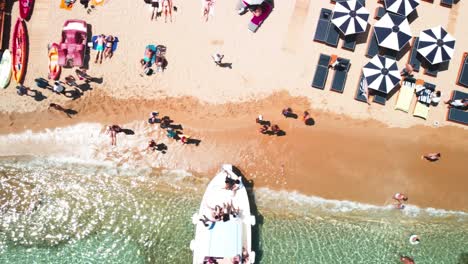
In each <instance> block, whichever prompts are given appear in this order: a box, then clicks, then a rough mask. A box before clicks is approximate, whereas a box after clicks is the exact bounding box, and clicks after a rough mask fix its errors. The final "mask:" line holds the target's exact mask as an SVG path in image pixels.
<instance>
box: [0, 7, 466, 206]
mask: <svg viewBox="0 0 468 264" xmlns="http://www.w3.org/2000/svg"><path fill="white" fill-rule="evenodd" d="M367 2H368V3H367V5H366V7H367V8H368V10H369V11H370V12H371V14H373V12H374V10H375V8H376V7H377V3H376V1H367ZM58 5H59V4H58V1H46V0H37V1H36V3H35V6H34V12H33V15H32V18H31V20H30V21H28V22H27V28H28V33H29V36H30V37H29V43H30V48H29V63H28V66H27V67H28V68H27V74H26V78H25V83H24V85H25V86H27V87H30V88H31V89H35V90H38V91H40V92H41V93H42V94H43V96H44V97H45V98H41V100H40V101H38V100H35V99H34V98H32V97H28V96H23V97H20V96H18V95H17V94H16V90H15V89H14V88H15V86H16V84H14V83H13V82H12V83H10V85H9V87H8V88H6V89H4V90H0V111H1V114H0V133H1V134H11V133H23V132H24V131H28V130H31V131H33V132H41V131H44V130H45V129H54V128H56V127H67V126H71V125H76V124H80V123H85V122H87V123H90V122H95V123H100V124H102V127H104V125H106V124H113V123H117V124H121V125H122V126H123V127H125V128H129V129H132V130H134V131H135V135H131V136H130V135H128V136H124V135H119V136H118V145H117V147H115V148H111V147H110V146H107V145H106V147H104V146H103V147H102V149H101V151H102V152H104V153H112V155H121V156H123V155H127V154H128V153H131V154H132V155H130V157H129V158H128V159H130V160H135V161H137V162H143V161H144V162H145V163H149V164H151V165H152V166H154V167H164V168H171V169H186V170H190V171H193V172H195V173H199V174H204V175H206V174H208V175H210V174H213V173H214V172H215V171H216V170H217V169H218V168H219V165H220V164H221V163H226V162H227V163H233V164H236V165H237V166H239V167H240V168H241V169H242V171H243V172H244V173H245V175H246V176H247V178H248V179H252V180H253V181H254V182H255V185H256V186H259V187H270V188H272V189H275V190H289V191H298V192H300V193H304V194H307V195H316V196H320V197H324V198H327V199H337V200H353V201H359V202H365V203H371V204H377V205H387V204H390V203H392V200H391V197H392V195H393V194H394V193H395V192H404V193H407V194H408V195H409V196H410V202H411V203H412V204H415V205H418V206H421V207H434V208H445V209H452V210H463V211H468V195H466V190H465V188H464V186H466V184H468V177H467V174H466V172H465V168H466V167H465V166H464V163H465V162H466V161H467V156H468V148H467V146H468V141H467V140H466V138H467V130H466V128H467V127H466V126H463V125H458V124H455V123H450V122H447V121H446V120H445V116H446V112H447V109H446V107H445V105H443V104H440V105H439V106H437V107H431V108H430V113H429V118H428V120H422V119H418V118H416V117H413V116H412V115H411V114H409V113H403V112H399V111H395V110H394V109H393V107H394V105H395V102H396V97H397V96H396V95H394V96H393V97H392V98H390V100H389V101H388V102H387V105H386V106H381V105H377V104H371V105H370V106H369V105H367V104H363V103H360V102H357V101H355V100H354V99H353V98H354V94H355V92H356V87H357V83H358V78H359V75H360V72H361V69H362V66H363V65H364V64H365V63H367V62H368V60H369V59H368V58H366V57H365V56H364V54H365V49H366V43H365V42H364V43H359V44H358V45H357V47H356V51H355V52H350V51H346V50H344V49H341V48H336V49H335V48H331V47H328V46H325V45H323V44H319V43H315V42H313V40H312V39H313V33H314V31H315V26H316V23H317V18H318V14H319V9H320V8H323V7H325V8H330V9H333V5H332V4H330V3H329V2H327V1H304V0H296V1H275V9H274V11H273V13H272V14H271V15H270V17H269V18H268V19H267V20H266V21H265V23H264V24H263V26H262V27H261V28H260V29H259V31H258V32H257V33H255V34H252V33H251V32H249V31H248V30H247V23H248V21H249V19H250V15H248V14H247V15H244V16H239V15H237V13H236V11H235V10H234V7H235V2H226V1H218V2H217V3H216V7H215V8H216V10H215V16H214V17H211V18H210V20H209V21H208V22H207V23H205V22H204V21H203V20H202V17H201V5H200V2H199V1H184V2H182V1H176V0H174V5H176V6H177V7H178V11H177V12H175V13H174V14H173V16H174V17H173V20H174V21H173V22H172V23H169V22H168V23H164V21H163V19H161V18H158V21H150V15H151V14H150V9H149V6H148V5H146V4H144V2H143V1H133V0H120V1H116V0H113V1H109V2H108V3H107V4H105V5H104V6H99V7H96V9H95V10H93V11H92V12H91V14H87V13H86V10H85V9H84V8H82V6H81V5H80V4H76V6H75V7H74V8H73V10H72V11H65V10H62V9H59V7H58ZM17 9H18V7H17V3H15V4H14V6H13V10H14V12H13V14H12V17H11V19H12V21H15V20H16V17H17ZM464 13H468V6H467V4H466V3H465V2H463V1H460V2H459V3H457V4H456V5H455V6H454V7H453V8H452V9H449V8H444V7H441V6H439V5H438V3H433V4H431V3H427V2H424V1H422V2H421V4H420V6H419V7H418V16H419V17H418V18H417V19H416V20H415V21H413V22H412V23H411V29H412V32H413V35H414V36H417V35H418V34H419V32H420V31H421V30H423V29H426V28H429V27H433V26H436V25H439V24H440V25H442V26H443V27H445V28H446V29H447V30H448V31H449V32H450V33H451V34H453V35H454V36H455V37H456V39H457V44H456V48H455V54H454V56H453V59H452V61H451V63H450V67H449V70H447V71H443V72H440V73H439V75H438V76H437V78H433V77H429V76H427V75H423V74H422V73H419V74H417V76H416V77H418V78H423V79H425V80H426V81H428V82H431V83H434V84H436V85H437V88H438V89H440V90H441V91H442V93H443V96H442V98H443V100H447V99H448V98H449V97H450V94H451V91H452V90H454V89H457V90H466V88H462V87H460V86H456V85H455V79H456V76H457V72H458V66H459V65H460V61H461V56H462V54H463V52H466V50H464V48H465V47H467V46H468V37H467V36H468V28H467V27H466V26H464V25H463V24H464V23H465V22H466V19H462V17H461V16H460V17H459V14H464ZM71 18H77V19H83V20H86V21H87V22H88V23H89V24H90V25H91V26H92V34H93V35H95V34H100V33H103V34H113V35H116V36H118V37H119V39H120V42H119V46H118V49H117V51H116V52H115V55H114V56H113V58H112V59H110V60H105V61H103V63H102V64H94V62H93V59H91V60H90V62H89V70H88V73H89V74H90V75H91V76H94V77H96V78H102V82H101V83H94V82H91V83H90V84H89V85H88V86H87V87H86V89H84V91H81V92H80V91H78V94H79V96H77V97H76V98H67V97H65V96H63V95H57V94H54V93H52V92H51V91H50V90H41V89H40V88H37V87H36V86H35V84H34V79H35V78H38V77H44V78H45V77H47V50H46V47H47V44H48V43H51V42H58V41H59V37H60V31H61V27H62V25H63V22H64V21H65V20H66V19H71ZM370 23H371V24H373V23H375V20H374V19H372V18H371V19H370ZM341 41H342V40H341ZM147 44H163V45H165V46H167V60H168V67H167V69H166V70H165V71H164V72H163V73H157V74H155V75H153V76H144V77H142V76H140V74H141V73H142V70H141V67H140V65H139V60H140V59H141V58H142V56H143V52H144V48H145V46H146V45H147ZM340 46H341V44H340V45H339V47H340ZM215 52H220V53H222V54H224V55H225V58H224V61H225V62H227V63H232V69H229V68H219V67H217V66H216V65H215V64H214V63H213V61H212V59H211V57H210V55H211V54H213V53H215ZM320 53H327V54H332V53H335V54H338V55H339V56H343V57H345V58H348V59H351V64H352V66H351V70H350V73H349V76H348V80H347V82H346V88H345V91H344V93H343V94H338V93H334V92H331V91H330V89H329V88H330V84H331V81H330V80H331V77H330V76H329V78H328V79H329V80H328V82H327V85H326V87H325V90H323V91H321V90H316V89H313V88H311V87H310V83H311V79H312V76H313V73H314V71H315V66H316V64H317V60H318V56H319V54H320ZM94 56H95V51H91V57H92V58H93V57H94ZM407 58H408V53H407V54H405V56H403V58H402V59H400V60H399V62H398V65H399V66H400V68H401V67H402V66H403V65H404V64H405V63H406V61H407ZM72 72H73V71H72V70H70V69H64V70H63V72H62V75H61V80H63V79H64V77H65V76H67V75H69V74H71V73H72ZM67 89H72V88H71V87H67ZM52 102H53V103H59V104H60V105H62V106H64V107H65V108H70V109H73V110H75V111H76V112H77V114H76V115H73V116H72V118H68V117H67V116H66V115H64V114H63V113H58V112H56V111H53V110H47V106H48V105H49V103H52ZM286 106H290V107H292V108H293V110H295V112H296V113H298V114H300V113H302V111H304V110H309V111H310V113H311V115H312V118H313V119H314V123H315V124H314V125H313V126H305V125H304V124H303V123H302V122H301V121H300V119H297V120H294V119H285V118H284V117H283V116H282V115H281V109H282V108H284V107H286ZM411 109H412V108H411ZM154 110H157V111H159V112H160V113H161V114H163V115H168V116H170V117H171V118H172V119H173V120H174V121H175V123H176V124H179V123H180V124H182V125H183V128H184V133H187V134H189V135H191V136H192V138H195V139H200V140H201V142H200V144H199V146H194V145H186V146H182V144H180V142H174V141H171V140H169V139H167V138H166V136H165V132H164V131H162V130H161V129H153V128H151V127H150V126H149V125H148V124H146V120H147V118H148V115H149V113H150V112H151V111H154ZM258 114H262V115H263V116H264V117H265V119H267V120H270V121H271V122H272V123H275V124H278V125H279V126H280V127H281V128H282V129H283V130H284V131H285V132H286V135H285V136H282V137H275V136H267V135H261V134H260V133H259V132H258V125H257V124H255V118H256V117H257V115H258ZM435 121H437V122H438V123H439V125H437V126H434V125H433V124H434V123H435ZM101 136H102V137H103V138H105V137H108V136H106V135H104V134H101ZM132 137H133V139H132V142H137V143H138V144H137V145H134V146H129V145H127V144H125V143H123V145H121V143H122V142H126V141H128V140H129V138H132ZM150 138H154V139H155V140H156V141H158V142H164V143H166V145H167V146H168V152H167V154H164V155H162V154H156V153H149V154H147V153H144V152H142V151H141V149H142V148H144V147H145V144H146V143H147V141H148V140H149V139H150ZM106 140H107V138H106ZM2 144H3V146H1V149H2V151H1V152H2V153H0V154H1V155H19V154H41V153H44V152H47V151H46V150H44V145H41V144H39V143H37V144H36V143H35V142H29V143H28V144H29V145H23V146H19V145H15V144H16V143H15V142H6V143H2ZM109 145H110V140H109ZM15 147H16V149H14V148H15ZM428 152H441V153H442V159H441V160H440V161H438V162H435V163H430V162H427V161H425V160H421V155H422V154H426V153H428Z"/></svg>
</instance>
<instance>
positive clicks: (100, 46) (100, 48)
mask: <svg viewBox="0 0 468 264" xmlns="http://www.w3.org/2000/svg"><path fill="white" fill-rule="evenodd" d="M94 42H96V51H97V54H96V60H95V61H94V63H97V62H98V59H99V63H102V56H103V53H104V46H105V44H106V37H105V36H104V34H101V35H99V36H98V37H97V38H96V40H95V41H94Z"/></svg>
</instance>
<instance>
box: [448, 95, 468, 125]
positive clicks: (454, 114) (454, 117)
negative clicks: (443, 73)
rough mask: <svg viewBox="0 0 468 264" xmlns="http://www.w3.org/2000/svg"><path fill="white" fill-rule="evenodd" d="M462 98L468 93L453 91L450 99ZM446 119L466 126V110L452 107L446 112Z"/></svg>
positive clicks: (467, 115)
mask: <svg viewBox="0 0 468 264" xmlns="http://www.w3.org/2000/svg"><path fill="white" fill-rule="evenodd" d="M463 98H468V93H464V92H460V91H453V93H452V100H456V99H463ZM447 121H452V122H456V123H460V124H463V125H467V126H468V112H466V111H463V110H462V109H457V108H454V107H452V108H450V109H449V111H448V113H447Z"/></svg>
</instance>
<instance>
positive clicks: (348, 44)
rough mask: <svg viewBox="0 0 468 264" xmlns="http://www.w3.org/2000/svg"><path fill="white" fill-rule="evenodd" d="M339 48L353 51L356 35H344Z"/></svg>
mask: <svg viewBox="0 0 468 264" xmlns="http://www.w3.org/2000/svg"><path fill="white" fill-rule="evenodd" d="M341 48H343V49H347V50H350V51H354V49H355V48H356V35H351V36H346V37H345V38H344V42H343V46H341Z"/></svg>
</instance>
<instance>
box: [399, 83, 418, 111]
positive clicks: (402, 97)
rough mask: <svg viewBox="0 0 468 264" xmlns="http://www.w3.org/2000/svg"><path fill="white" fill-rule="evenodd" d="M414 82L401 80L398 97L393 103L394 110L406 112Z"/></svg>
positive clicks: (409, 104)
mask: <svg viewBox="0 0 468 264" xmlns="http://www.w3.org/2000/svg"><path fill="white" fill-rule="evenodd" d="M414 87H415V84H414V83H411V82H406V81H404V82H403V86H402V87H401V88H400V93H399V94H398V99H397V102H396V105H395V110H400V111H403V112H406V113H408V112H409V109H410V107H411V102H412V101H413V97H414Z"/></svg>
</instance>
